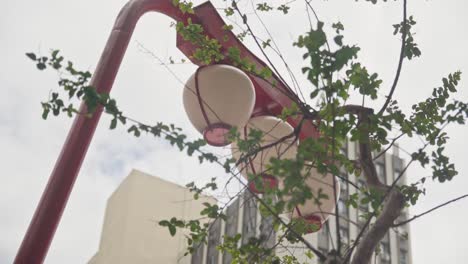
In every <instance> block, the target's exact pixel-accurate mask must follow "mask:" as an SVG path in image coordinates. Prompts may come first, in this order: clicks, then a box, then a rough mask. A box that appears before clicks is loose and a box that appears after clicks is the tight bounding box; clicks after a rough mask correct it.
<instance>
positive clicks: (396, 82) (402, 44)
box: [377, 0, 408, 116]
mask: <svg viewBox="0 0 468 264" xmlns="http://www.w3.org/2000/svg"><path fill="white" fill-rule="evenodd" d="M406 2H407V0H403V34H402V38H401V49H400V58H399V60H398V68H397V71H396V74H395V79H394V80H393V84H392V88H391V89H390V93H389V94H388V96H387V100H386V101H385V103H384V105H383V106H382V108H381V109H380V111H379V113H378V114H377V115H379V116H380V115H382V113H383V112H384V111H385V109H387V106H388V104H389V103H390V101H391V100H392V96H393V92H395V88H396V86H397V84H398V80H399V79H400V73H401V68H402V66H403V59H404V58H405V44H406V36H407V35H408V31H407V29H406V22H407V14H406V9H407V8H406V6H407V3H406Z"/></svg>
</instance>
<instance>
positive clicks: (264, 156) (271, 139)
mask: <svg viewBox="0 0 468 264" xmlns="http://www.w3.org/2000/svg"><path fill="white" fill-rule="evenodd" d="M253 130H258V131H261V133H262V138H261V142H260V144H259V146H258V148H256V149H261V150H260V151H258V152H257V153H255V154H254V155H251V154H250V153H241V152H240V151H239V147H238V145H237V144H236V143H232V155H233V157H234V158H235V159H236V160H240V159H245V160H244V162H241V163H240V164H239V166H238V169H239V171H240V173H241V174H242V175H243V176H244V177H245V178H246V179H247V180H248V181H249V184H248V186H249V189H250V190H251V191H253V192H255V193H263V192H264V188H265V187H268V188H276V187H277V186H278V180H277V178H276V177H275V175H271V173H270V172H269V171H268V164H269V163H270V160H271V159H272V158H276V159H295V158H296V153H297V140H296V137H295V135H294V128H293V127H292V126H291V125H290V124H288V123H287V122H284V121H283V120H281V119H279V118H276V117H273V116H258V117H254V118H252V119H250V120H249V122H248V123H247V125H246V126H245V127H244V128H243V129H240V131H239V132H240V138H241V139H243V140H247V139H248V136H249V134H250V133H251V132H252V131H253ZM241 154H243V155H241ZM249 175H253V176H254V178H249ZM256 177H259V178H256ZM256 179H257V182H258V181H260V182H261V183H262V184H261V185H262V186H257V184H256Z"/></svg>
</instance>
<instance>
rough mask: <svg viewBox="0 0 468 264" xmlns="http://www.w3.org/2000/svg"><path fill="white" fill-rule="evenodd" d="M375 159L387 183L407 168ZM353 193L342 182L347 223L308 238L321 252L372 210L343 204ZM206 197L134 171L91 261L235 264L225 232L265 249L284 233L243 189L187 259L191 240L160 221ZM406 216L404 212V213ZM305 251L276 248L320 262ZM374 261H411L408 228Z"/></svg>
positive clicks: (191, 213)
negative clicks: (224, 245) (224, 246)
mask: <svg viewBox="0 0 468 264" xmlns="http://www.w3.org/2000/svg"><path fill="white" fill-rule="evenodd" d="M356 150H357V148H356V147H355V145H354V144H348V145H347V147H346V148H345V149H343V151H344V152H345V153H347V155H348V156H349V158H350V159H355V158H356V155H357V153H356ZM375 162H376V167H377V171H378V175H379V177H380V178H381V180H382V181H384V182H386V183H387V184H390V183H391V182H392V181H393V180H394V179H395V177H397V176H398V175H399V174H400V172H401V171H402V169H403V167H404V162H403V160H402V159H400V158H399V157H398V156H397V155H391V154H385V155H382V156H381V157H379V158H378V159H377V160H376V161H375ZM341 176H342V177H345V178H348V179H349V181H351V182H354V183H356V184H357V185H358V186H359V185H362V184H363V180H362V179H361V178H360V177H359V178H358V177H356V176H354V175H347V174H346V173H343V174H342V175H341ZM403 181H404V179H403ZM353 193H356V188H354V187H353V186H352V185H348V184H345V183H344V182H343V183H342V184H341V195H340V200H339V204H338V208H339V214H340V216H341V217H342V218H347V219H349V221H343V220H341V221H340V223H339V227H337V226H336V224H335V223H336V222H335V218H334V217H330V218H329V221H328V222H327V225H324V227H323V229H322V230H321V231H319V232H317V233H314V234H309V235H306V236H305V238H306V239H307V240H308V241H309V242H310V243H311V244H312V245H315V246H316V248H318V249H319V250H321V251H322V252H324V253H325V252H329V251H330V250H331V249H333V248H334V247H335V246H336V244H337V243H336V242H337V238H336V230H337V229H338V230H339V232H340V237H341V238H342V242H343V243H344V244H349V243H350V242H351V241H352V240H353V239H354V238H356V236H357V235H358V232H359V230H360V229H361V228H360V227H361V226H362V225H363V222H364V221H363V219H362V218H361V217H359V216H360V215H362V214H363V213H365V212H368V211H369V208H368V207H367V206H360V207H359V208H357V209H354V208H352V207H347V206H345V200H346V199H347V198H348V197H349V195H352V194H353ZM205 201H208V202H210V203H215V202H216V201H215V200H214V199H213V198H210V197H202V198H200V199H199V200H193V199H192V194H191V193H190V192H189V191H188V190H187V189H186V188H185V187H181V186H179V185H176V184H174V183H170V182H167V181H164V180H162V179H159V178H156V177H152V176H149V175H147V174H144V173H141V172H138V171H133V172H132V173H131V174H130V175H129V176H128V177H127V178H126V179H125V180H124V181H123V182H122V184H121V185H120V186H119V187H118V189H117V190H116V191H115V192H114V194H113V195H112V196H111V197H110V198H109V201H108V205H107V210H106V215H105V220H104V226H103V230H102V237H101V243H100V246H99V251H98V252H97V253H96V255H95V256H94V257H93V258H92V260H91V261H90V262H89V263H90V264H101V263H102V264H103V263H116V264H119V263H142V264H143V263H145V264H146V263H184V264H188V263H191V264H218V263H222V264H228V263H231V257H230V255H229V254H222V252H219V251H218V250H217V249H216V246H217V245H219V244H220V243H221V241H222V239H223V236H224V235H229V236H233V235H235V234H238V233H240V234H242V241H241V243H246V242H247V241H248V239H249V238H250V237H253V236H255V237H263V238H264V242H263V243H264V246H265V247H272V246H273V245H275V243H276V241H277V240H278V238H279V237H280V236H281V234H277V233H275V231H274V230H273V228H272V223H273V221H272V219H269V218H264V217H262V215H261V214H260V212H259V210H258V204H257V202H256V201H255V200H254V199H253V197H252V196H251V195H250V194H249V193H248V192H245V193H244V194H243V195H241V196H240V197H239V198H238V199H236V200H234V201H233V202H232V203H231V204H230V205H229V206H228V207H227V208H226V214H227V216H228V219H227V221H226V222H225V221H215V222H213V223H212V224H211V228H210V233H209V237H208V243H207V244H206V245H200V246H199V247H198V249H197V251H196V252H195V253H194V254H193V255H189V256H186V257H184V256H183V253H184V252H185V251H186V250H185V249H186V245H187V243H186V241H185V239H184V236H183V234H182V233H180V232H178V233H177V234H176V236H175V237H171V236H170V235H169V232H168V231H167V229H166V228H162V227H160V226H159V225H158V222H159V220H162V219H169V218H171V217H173V216H175V217H177V218H182V219H195V218H199V212H200V211H201V209H202V208H203V205H202V203H203V202H205ZM156 216H157V217H158V218H159V219H156V218H155V217H156ZM405 217H407V214H406V213H405V214H404V215H403V218H405ZM306 252H307V249H306V248H304V247H302V246H300V245H299V244H295V245H289V244H286V243H283V245H282V246H280V247H277V248H276V254H277V255H283V254H293V255H294V256H295V257H296V258H298V260H299V261H301V263H302V262H306V263H311V264H316V263H317V260H316V258H315V259H313V260H310V259H309V258H308V257H307V256H306ZM373 259H374V260H373V262H372V264H411V263H412V261H411V246H410V236H409V230H408V227H407V226H403V227H400V228H398V230H391V231H390V232H389V233H388V234H387V236H386V237H385V239H384V240H383V241H382V242H381V243H380V252H379V253H378V254H376V255H375V257H374V258H373Z"/></svg>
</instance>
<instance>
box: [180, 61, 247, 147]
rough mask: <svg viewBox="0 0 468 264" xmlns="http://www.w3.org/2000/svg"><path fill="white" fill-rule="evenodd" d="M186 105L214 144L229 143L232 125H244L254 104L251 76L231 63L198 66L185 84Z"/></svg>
mask: <svg viewBox="0 0 468 264" xmlns="http://www.w3.org/2000/svg"><path fill="white" fill-rule="evenodd" d="M183 99H184V107H185V112H186V113H187V115H188V117H189V119H190V122H192V125H193V126H194V127H195V128H196V129H197V130H198V131H199V132H200V133H202V134H203V137H204V138H205V140H206V142H208V144H210V145H212V146H218V147H221V146H226V145H228V144H229V141H228V138H227V135H228V132H229V130H230V129H231V127H243V126H245V124H246V123H247V121H249V118H250V116H251V115H252V111H253V109H254V104H255V89H254V86H253V83H252V81H251V80H250V78H249V76H248V75H247V74H246V73H244V72H243V71H241V70H239V69H238V68H236V67H233V66H230V65H210V66H204V67H200V68H198V69H197V71H196V72H195V73H194V74H193V75H192V76H191V77H190V78H189V80H188V81H187V84H186V85H185V89H184V93H183Z"/></svg>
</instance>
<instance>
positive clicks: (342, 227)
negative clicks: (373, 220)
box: [191, 143, 412, 264]
mask: <svg viewBox="0 0 468 264" xmlns="http://www.w3.org/2000/svg"><path fill="white" fill-rule="evenodd" d="M343 152H344V153H346V154H347V155H348V157H349V158H350V159H353V160H354V159H356V157H357V155H358V148H357V147H356V145H355V144H351V143H349V144H347V146H346V148H344V149H343ZM395 152H396V155H395V154H388V153H386V154H384V155H381V156H380V157H378V158H377V159H376V160H375V165H376V169H377V174H378V177H379V178H380V180H381V181H382V182H384V183H386V184H391V183H392V182H393V180H394V179H395V178H396V177H398V176H399V175H400V173H401V172H402V170H403V168H404V162H403V160H402V159H400V158H399V157H398V153H397V151H395ZM340 176H341V178H347V179H348V180H349V181H350V182H353V183H356V185H357V186H359V187H360V186H363V185H364V180H363V178H362V177H356V176H355V175H352V174H351V175H348V174H347V173H346V172H344V171H342V175H340ZM400 181H401V183H405V176H404V177H403V178H402V180H400ZM356 191H357V190H356V188H355V187H354V186H352V185H349V184H348V183H346V182H345V181H341V189H340V192H341V193H340V199H339V202H338V210H339V215H340V218H339V219H340V221H339V226H338V227H337V224H336V219H335V216H331V217H330V218H329V220H328V221H327V224H326V225H324V226H323V228H322V230H320V231H319V232H317V233H314V234H309V235H305V238H306V239H307V240H308V241H309V242H310V244H312V245H314V246H315V247H316V248H317V249H319V250H320V251H321V252H323V253H325V254H326V253H328V252H329V251H330V250H332V249H335V248H336V245H337V235H336V234H337V232H336V230H337V229H338V230H339V234H340V238H341V241H342V243H343V244H344V245H345V247H346V246H348V245H349V244H350V243H351V242H352V241H353V240H354V239H355V238H356V237H357V236H358V234H359V232H360V230H361V229H362V227H363V226H364V223H365V222H366V220H365V218H363V217H361V216H362V215H363V214H366V213H368V212H369V211H370V209H369V207H368V205H359V206H358V208H353V207H347V206H346V203H345V201H346V200H347V199H348V197H349V196H350V195H352V194H354V193H356ZM258 208H259V205H258V203H257V202H255V200H254V198H253V197H252V196H251V195H250V194H249V193H248V192H245V193H244V194H243V195H242V196H240V197H239V198H238V199H237V200H235V201H234V202H233V203H232V204H230V205H229V206H228V207H227V210H226V214H227V217H228V221H227V222H224V221H217V222H215V223H214V225H215V228H212V229H211V232H210V235H209V239H208V243H207V245H201V246H200V247H199V248H198V252H197V253H196V254H194V255H192V259H191V263H192V264H215V263H222V264H228V263H231V257H230V256H229V254H221V253H220V252H218V251H216V250H213V248H214V247H215V246H216V245H218V244H219V241H221V239H222V237H223V236H224V235H228V236H233V235H234V234H237V233H240V234H242V241H241V243H246V242H247V241H248V238H250V237H253V236H255V237H258V238H260V237H261V238H263V239H264V241H265V242H264V243H265V246H266V247H271V246H273V245H275V243H276V242H277V241H278V239H280V237H281V235H282V234H279V233H278V234H276V233H275V232H274V230H273V228H272V220H271V219H268V218H263V217H262V215H261V214H260V212H259V210H258ZM407 216H408V214H407V212H406V211H405V212H404V213H403V214H402V217H401V219H400V220H404V219H405V218H406V217H407ZM282 244H283V245H278V246H277V247H276V254H277V255H278V256H281V255H287V254H293V255H294V256H295V257H296V258H297V259H298V260H299V261H300V262H301V263H304V262H305V263H311V264H315V263H317V262H318V261H317V258H315V259H312V260H311V259H309V257H307V254H306V253H307V251H308V249H307V248H305V247H304V246H301V244H300V243H298V244H292V245H291V244H288V243H287V242H284V243H282ZM377 252H378V253H376V254H375V256H374V257H373V260H372V264H411V263H412V261H411V246H410V236H409V227H408V226H407V225H405V226H402V227H398V228H397V229H391V230H390V231H389V232H388V233H387V234H386V236H385V238H384V239H383V240H382V241H381V242H380V245H379V247H378V250H377Z"/></svg>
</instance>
